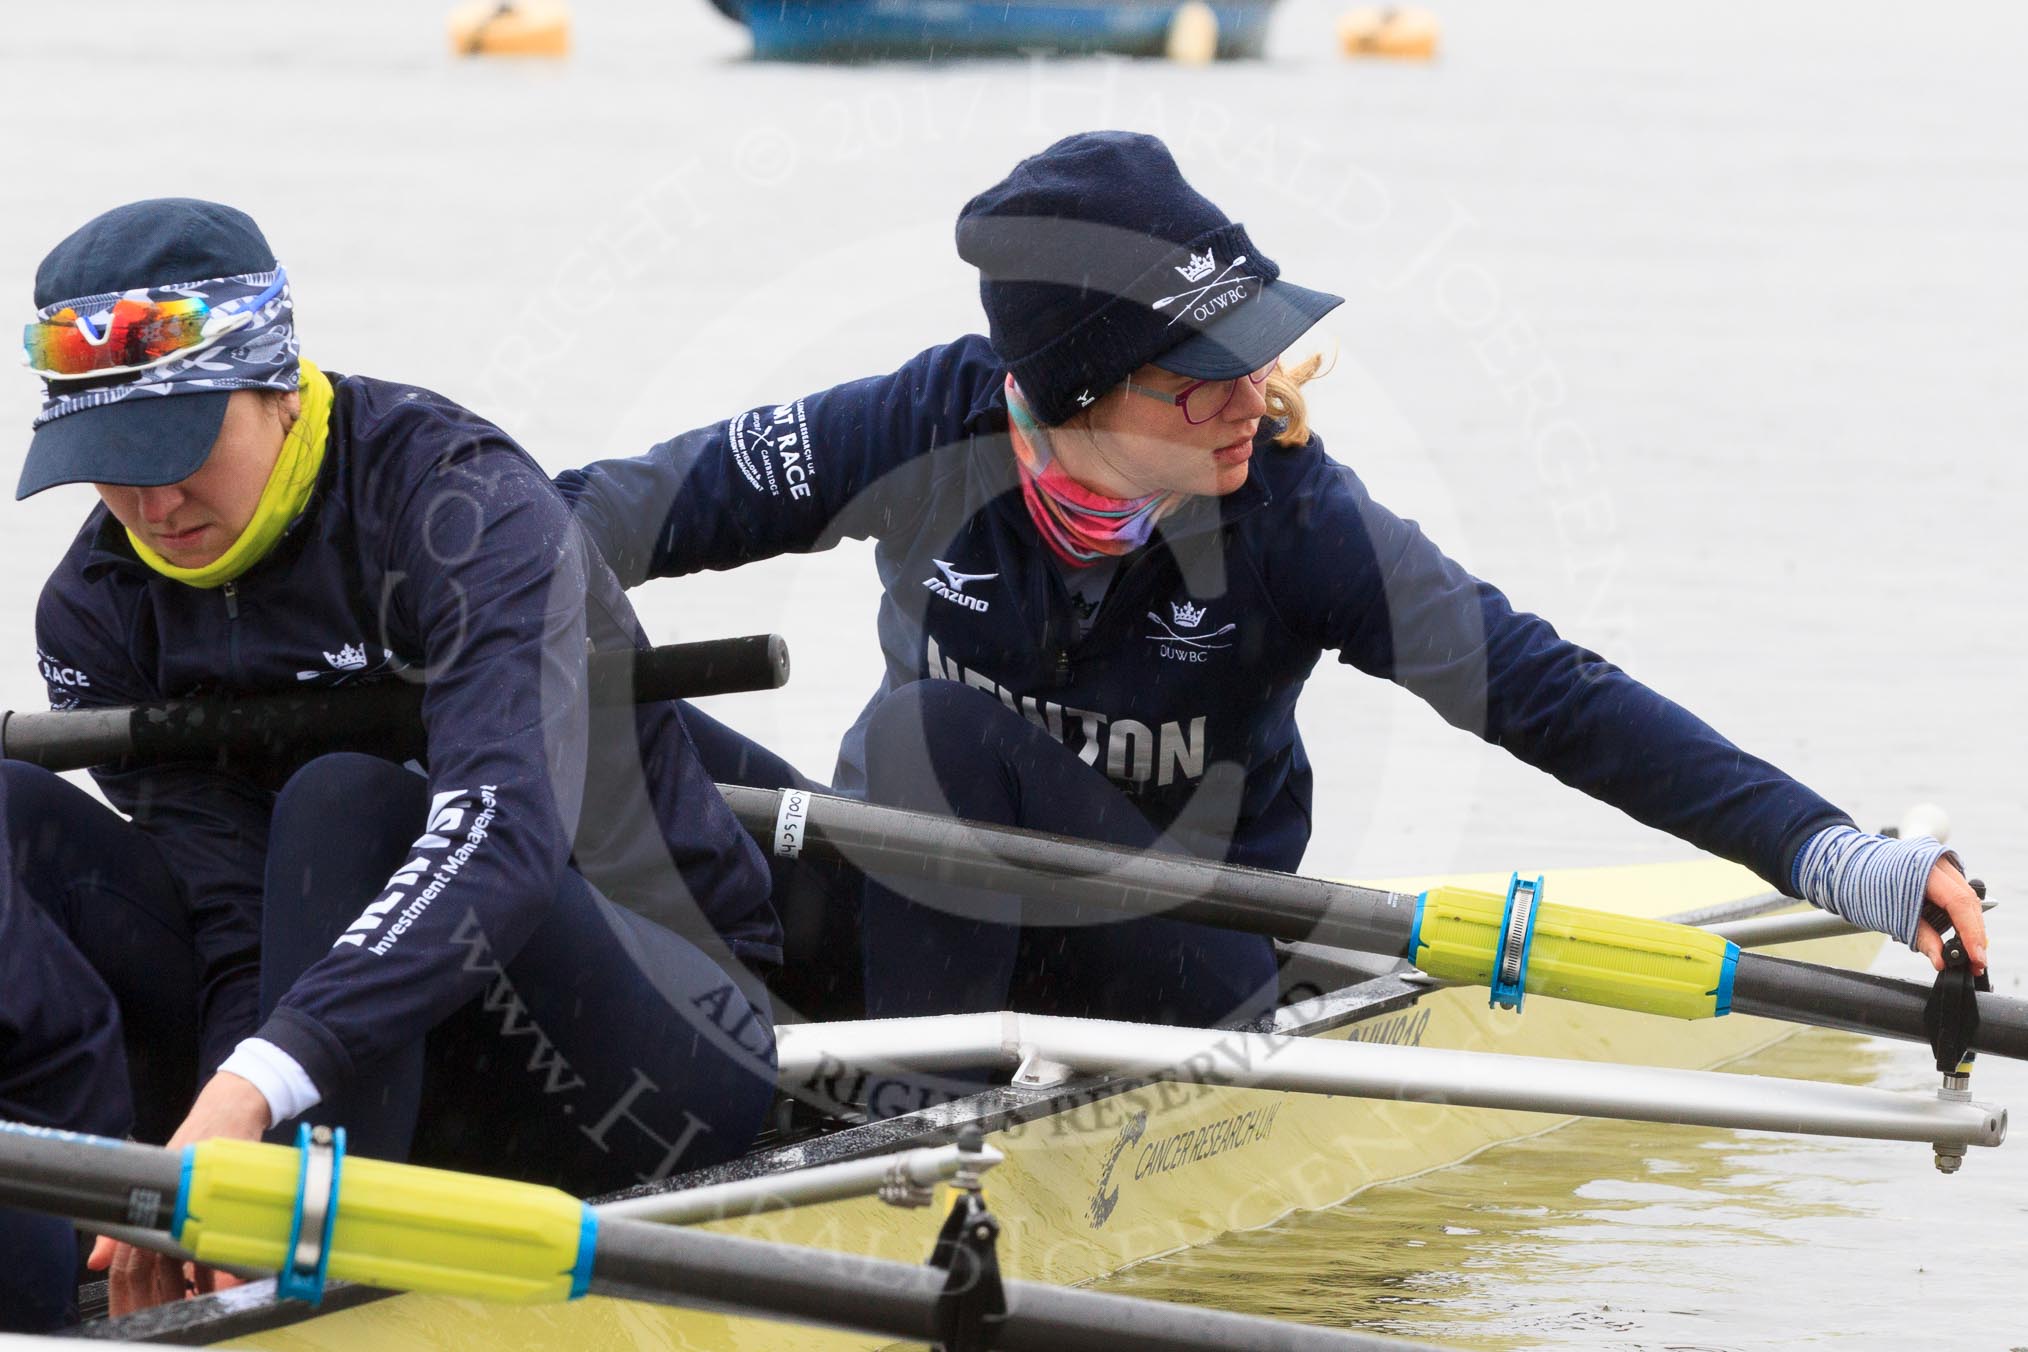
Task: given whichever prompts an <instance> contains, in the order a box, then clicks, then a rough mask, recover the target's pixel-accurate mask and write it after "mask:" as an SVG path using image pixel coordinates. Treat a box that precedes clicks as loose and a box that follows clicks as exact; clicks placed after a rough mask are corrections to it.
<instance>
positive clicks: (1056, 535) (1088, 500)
mask: <svg viewBox="0 0 2028 1352" xmlns="http://www.w3.org/2000/svg"><path fill="white" fill-rule="evenodd" d="M1007 435H1008V437H1009V439H1010V440H1012V441H1013V443H1014V459H1015V461H1016V463H1017V464H1018V465H1019V466H1020V469H1021V496H1022V498H1023V499H1024V500H1025V501H1026V502H1027V504H1028V516H1029V519H1030V520H1032V521H1034V522H1035V529H1036V530H1038V531H1040V532H1041V533H1042V539H1043V541H1044V542H1045V543H1047V544H1048V546H1049V548H1050V550H1051V552H1053V553H1054V554H1055V555H1056V556H1057V557H1058V558H1060V559H1062V560H1063V561H1064V562H1065V563H1068V564H1070V565H1072V566H1073V567H1077V568H1085V567H1089V566H1090V565H1092V564H1094V563H1097V562H1098V561H1099V560H1100V559H1103V558H1108V557H1117V556H1118V555H1121V554H1131V553H1132V552H1133V551H1134V550H1136V549H1139V548H1140V547H1141V546H1142V545H1144V544H1146V543H1148V536H1149V535H1150V534H1151V533H1152V532H1153V531H1154V529H1155V523H1156V522H1157V521H1160V520H1161V519H1162V518H1163V517H1165V516H1167V515H1168V514H1169V512H1170V511H1171V509H1173V508H1174V507H1175V506H1176V504H1178V503H1180V502H1182V501H1183V499H1184V498H1186V497H1188V496H1189V494H1187V493H1150V494H1148V496H1146V497H1144V498H1109V497H1106V496H1104V495H1103V494H1099V493H1094V492H1092V491H1091V490H1090V489H1089V488H1086V487H1085V486H1084V485H1083V484H1081V483H1079V482H1078V481H1077V480H1075V479H1073V478H1071V477H1070V475H1068V474H1066V473H1064V471H1063V467H1062V466H1061V465H1059V464H1057V463H1056V461H1055V460H1054V459H1053V458H1052V457H1051V456H1050V453H1049V429H1048V428H1046V427H1044V426H1043V425H1042V424H1041V423H1040V422H1038V421H1037V420H1036V417H1035V414H1034V413H1033V412H1031V411H1030V410H1029V407H1028V401H1027V400H1026V399H1023V398H1022V397H1021V387H1020V386H1018V385H1016V384H1015V383H1014V377H1013V376H1011V375H1010V376H1008V377H1007Z"/></svg>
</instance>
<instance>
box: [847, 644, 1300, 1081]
mask: <svg viewBox="0 0 2028 1352" xmlns="http://www.w3.org/2000/svg"><path fill="white" fill-rule="evenodd" d="M866 766H867V796H868V797H869V798H871V799H872V800H873V801H875V802H879V803H888V804H892V805H894V806H896V807H906V808H915V809H918V810H921V811H927V812H936V813H940V814H945V815H952V816H958V817H965V818H969V819H971V820H974V821H983V822H993V823H996V824H999V825H1004V826H1021V827H1028V828H1030V829H1034V830H1041V831H1052V832H1057V833H1060V834H1063V835H1072V836H1082V837H1085V838H1087V839H1091V840H1101V841H1106V842H1109V843H1112V844H1115V845H1127V846H1132V847H1134V848H1136V849H1144V850H1145V849H1155V848H1159V845H1158V842H1159V841H1160V838H1161V833H1160V832H1158V831H1157V830H1156V829H1155V827H1154V826H1153V825H1151V824H1150V823H1149V821H1148V819H1147V818H1146V817H1144V816H1143V815H1142V814H1141V812H1140V809H1138V808H1137V807H1135V806H1134V804H1133V803H1132V802H1131V801H1130V800H1129V799H1128V798H1127V797H1126V795H1125V794H1123V793H1121V792H1120V790H1119V789H1118V788H1116V787H1114V785H1113V784H1112V782H1111V781H1110V780H1108V779H1107V778H1106V777H1105V776H1104V775H1102V774H1100V773H1099V772H1098V771H1096V770H1094V769H1093V768H1092V767H1090V766H1088V765H1086V764H1085V763H1084V762H1083V761H1081V760H1079V759H1078V758H1077V757H1076V756H1075V755H1074V754H1072V753H1071V752H1070V751H1069V750H1067V749H1066V748H1065V747H1063V746H1062V745H1061V744H1060V743H1058V742H1057V741H1055V740H1054V739H1053V738H1051V737H1050V736H1049V735H1048V733H1046V732H1045V731H1043V730H1042V729H1041V728H1038V727H1036V726H1035V725H1034V724H1033V723H1030V722H1029V721H1028V720H1027V719H1025V718H1023V717H1021V716H1020V715H1019V714H1017V713H1015V712H1013V711H1012V710H1010V709H1008V708H1007V707H1006V706H1005V705H1003V704H1001V703H1000V702H999V701H998V700H996V699H994V698H992V697H991V696H989V695H986V694H984V693H982V692H980V691H978V690H974V689H972V688H971V687H969V686H964V685H960V684H958V683H957V682H954V681H922V682H918V683H917V684H914V685H910V686H904V687H903V688H902V689H900V690H897V691H895V692H894V693H893V694H892V695H890V696H888V697H887V698H886V699H885V700H883V701H881V703H880V706H879V708H878V709H877V710H876V711H875V712H874V715H873V720H872V722H871V724H870V725H869V727H868V729H867V741H866ZM890 882H891V885H889V884H884V883H882V882H881V881H879V880H876V879H872V878H869V879H868V881H867V886H866V898H865V904H864V918H863V929H864V937H865V950H866V1003H867V1012H868V1013H869V1014H871V1015H872V1016H873V1017H875V1018H891V1017H898V1016H902V1015H913V1014H955V1013H976V1012H979V1011H984V1010H996V1009H1007V1008H1014V1009H1020V1010H1024V1011H1028V1012H1031V1013H1043V1014H1068V1015H1076V1016H1083V1017H1088V1018H1105V1019H1131V1020H1138V1021H1155V1022H1163V1023H1180V1024H1190V1025H1197V1026H1208V1025H1213V1024H1238V1023H1247V1022H1251V1021H1252V1020H1254V1019H1256V1018H1258V1017H1260V1016H1261V1015H1262V1014H1265V1013H1268V1012H1270V1011H1271V1010H1272V1009H1273V1007H1274V997H1275V961H1274V946H1273V945H1272V944H1271V943H1269V941H1268V940H1266V939H1264V938H1261V937H1259V936H1258V935H1250V934H1238V933H1234V932H1232V931H1230V930H1221V929H1214V928H1212V927H1210V926H1207V925H1199V924H1193V923H1191V922H1188V921H1183V920H1172V919H1169V918H1167V917H1164V916H1153V917H1148V918H1145V919H1139V920H1127V921H1119V922H1113V923H1101V924H1089V923H1087V924H1075V925H1065V924H1060V923H1051V920H1052V917H1051V915H1050V913H1049V911H1048V909H1047V908H1045V907H1043V906H1040V905H1038V904H1037V903H1035V902H1032V901H1026V900H1023V899H1022V898H1020V897H1017V896H1013V895H1010V894H1007V893H1000V892H986V891H981V890H978V889H971V888H950V887H938V888H937V889H935V890H934V891H930V890H927V889H926V888H925V886H924V885H923V884H916V883H909V882H906V881H903V880H900V879H894V880H890ZM977 1079H978V1077H957V1084H970V1083H975V1082H976V1080H977ZM955 1087H956V1085H954V1086H953V1089H955ZM872 1106H873V1107H874V1108H875V1111H876V1112H892V1111H899V1110H901V1109H902V1108H904V1107H913V1106H917V1105H916V1104H915V1103H907V1102H902V1101H899V1100H896V1101H891V1102H889V1103H886V1104H876V1105H872Z"/></svg>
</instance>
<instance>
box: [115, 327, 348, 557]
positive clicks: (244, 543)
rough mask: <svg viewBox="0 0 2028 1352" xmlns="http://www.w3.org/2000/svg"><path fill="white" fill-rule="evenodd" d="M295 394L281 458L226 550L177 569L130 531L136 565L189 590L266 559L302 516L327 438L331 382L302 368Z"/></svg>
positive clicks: (313, 369) (312, 369)
mask: <svg viewBox="0 0 2028 1352" xmlns="http://www.w3.org/2000/svg"><path fill="white" fill-rule="evenodd" d="M298 393H299V394H300V395H301V398H302V401H303V407H302V411H301V412H300V413H298V414H297V415H296V421H295V423H294V425H293V426H291V427H290V428H289V434H288V436H286V437H284V438H283V439H282V453H281V454H280V455H279V456H277V457H275V468H274V471H273V472H272V473H271V474H269V475H268V485H267V487H266V488H264V489H262V490H261V500H260V503H259V505H257V506H256V507H255V508H254V514H253V520H251V521H249V522H247V525H246V529H245V530H243V531H241V532H240V533H239V538H238V539H237V540H234V541H233V542H232V547H231V548H230V549H227V550H226V551H225V553H223V554H221V555H219V556H218V557H217V558H216V559H214V560H213V561H211V562H210V563H207V564H205V565H204V566H203V567H202V568H179V567H177V566H176V565H175V564H173V563H171V562H169V560H167V559H165V558H163V557H162V556H161V555H160V554H157V553H156V552H155V551H154V550H152V549H150V548H148V546H146V545H144V544H142V543H141V541H140V538H139V537H138V536H136V535H135V534H134V532H132V531H128V532H127V543H129V544H131V545H132V546H133V547H134V552H135V553H136V554H138V555H140V557H141V562H143V563H145V564H147V565H148V566H149V567H150V568H153V569H154V570H155V571H156V572H158V573H160V574H161V575H162V576H164V577H166V578H173V579H175V580H176V581H178V582H181V583H184V584H186V585H188V586H192V587H220V586H223V585H225V584H226V583H228V582H230V581H232V580H233V579H234V578H236V577H238V576H239V575H240V574H241V573H244V572H245V571H246V570H247V569H249V568H251V567H253V566H254V565H255V564H257V563H259V562H260V561H261V560H262V559H264V558H266V557H267V554H268V551H269V550H271V549H273V548H274V547H275V544H276V542H277V541H279V540H280V539H281V538H282V532H284V531H286V530H287V529H288V528H289V523H290V522H292V521H294V520H295V519H296V518H297V517H298V516H300V515H301V514H302V511H303V505H304V504H305V503H307V502H309V500H310V490H311V489H312V488H315V487H316V486H317V471H318V470H319V469H322V468H323V465H324V442H325V440H326V438H328V437H329V436H330V433H331V381H330V378H329V377H328V376H326V375H325V374H324V373H323V372H322V371H319V370H318V369H317V368H316V367H314V366H312V365H311V364H310V363H309V362H304V363H303V364H302V385H301V388H300V390H299V391H298Z"/></svg>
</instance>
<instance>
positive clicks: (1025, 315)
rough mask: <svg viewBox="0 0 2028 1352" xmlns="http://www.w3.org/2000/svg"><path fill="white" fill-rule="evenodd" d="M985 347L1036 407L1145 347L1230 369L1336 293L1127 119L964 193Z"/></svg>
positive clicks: (1060, 411)
mask: <svg viewBox="0 0 2028 1352" xmlns="http://www.w3.org/2000/svg"><path fill="white" fill-rule="evenodd" d="M957 233H958V255H959V256H960V257H961V258H963V259H964V260H965V261H966V262H968V263H970V264H972V265H973V266H974V267H976V268H978V270H979V299H980V301H981V302H982V303H983V304H984V305H985V308H986V319H987V322H988V324H989V326H990V329H989V335H988V336H989V337H990V338H991V340H992V343H993V350H994V352H995V353H996V354H998V356H999V358H1000V360H1001V361H1003V362H1005V363H1006V365H1007V369H1008V370H1009V372H1011V373H1012V374H1013V376H1014V379H1015V381H1016V382H1017V383H1018V384H1019V385H1020V387H1021V392H1022V395H1023V396H1024V397H1025V398H1026V400H1027V401H1028V405H1029V407H1030V408H1032V409H1033V410H1034V412H1035V415H1036V416H1037V417H1038V418H1040V419H1041V420H1042V421H1043V422H1045V423H1049V424H1056V423H1061V422H1063V421H1065V420H1066V419H1068V418H1070V417H1071V416H1072V415H1073V414H1075V413H1076V412H1077V411H1078V410H1079V409H1081V408H1085V407H1088V406H1089V405H1090V404H1092V403H1093V402H1094V401H1096V400H1097V399H1098V397H1099V396H1100V395H1103V394H1104V393H1105V392H1106V391H1107V390H1109V389H1111V388H1112V387H1113V386H1115V385H1117V384H1118V383H1119V382H1120V381H1122V380H1124V379H1126V378H1127V377H1128V376H1129V375H1131V374H1133V372H1134V371H1136V370H1137V369H1139V368H1140V367H1142V366H1145V365H1147V364H1148V363H1150V362H1155V363H1157V364H1159V365H1160V366H1161V367H1162V368H1163V369H1165V370H1169V371H1174V372H1176V373H1177V374H1178V375H1184V376H1192V377H1196V378H1200V379H1206V380H1224V379H1230V378H1232V377H1234V376H1240V375H1245V374H1246V373H1248V372H1250V371H1257V370H1259V369H1260V368H1261V367H1263V366H1266V365H1267V364H1268V363H1269V362H1271V361H1273V360H1275V358H1277V357H1279V356H1280V355H1281V354H1282V353H1283V352H1284V351H1286V350H1287V349H1288V347H1289V346H1290V345H1291V344H1293V343H1294V342H1295V341H1296V339H1298V338H1300V337H1302V335H1303V334H1304V333H1305V332H1307V331H1308V330H1309V329H1310V328H1311V326H1313V325H1314V324H1315V323H1316V322H1317V321H1318V320H1319V319H1321V318H1323V317H1324V315H1326V314H1327V313H1329V312H1330V311H1331V310H1332V309H1333V308H1335V307H1336V306H1338V305H1339V304H1341V303H1342V301H1341V298H1340V297H1338V296H1333V295H1329V294H1327V293H1325V292H1322V291H1311V290H1309V289H1308V288H1305V287H1300V286H1296V285H1294V284H1293V283H1290V282H1285V281H1282V280H1281V269H1280V268H1278V267H1276V266H1275V264H1274V262H1273V260H1271V259H1269V258H1268V257H1267V256H1266V255H1264V254H1262V253H1261V251H1260V250H1259V249H1258V248H1256V247H1255V246H1254V243H1253V241H1252V239H1250V238H1249V237H1248V236H1247V233H1246V227H1245V226H1242V225H1240V224H1238V223H1236V222H1234V221H1232V220H1231V219H1230V218H1228V217H1227V216H1226V214H1225V213H1224V212H1222V211H1220V210H1219V209H1218V208H1217V207H1216V206H1214V205H1212V203H1211V202H1210V201H1208V200H1206V199H1205V198H1204V197H1203V195H1201V194H1200V193H1198V192H1197V190H1196V189H1194V188H1192V187H1191V186H1190V185H1189V184H1188V183H1186V182H1184V181H1183V174H1182V171H1181V170H1180V169H1178V168H1177V167H1176V160H1175V157H1174V156H1172V155H1171V154H1170V153H1169V148H1168V147H1167V146H1166V145H1164V144H1163V143H1162V142H1161V141H1160V140H1159V139H1157V138H1155V137H1153V136H1144V135H1138V134H1135V133H1132V132H1120V131H1096V132H1082V133H1079V134H1078V135H1076V136H1068V137H1065V138H1064V139H1063V140H1061V141H1058V142H1057V143H1056V144H1055V145H1053V146H1051V147H1049V149H1047V150H1045V151H1043V152H1042V153H1041V154H1039V155H1033V156H1030V157H1029V158H1028V159H1025V160H1023V161H1022V162H1021V163H1020V164H1017V165H1015V166H1014V171H1013V172H1012V173H1010V174H1008V175H1007V177H1006V178H1005V179H1003V180H1001V181H1000V182H999V183H997V184H995V185H994V186H992V187H991V188H988V189H987V190H986V191H984V192H982V193H980V194H979V195H978V196H977V197H974V198H973V199H972V200H971V201H970V202H968V203H966V204H965V209H964V210H963V211H962V212H960V213H959V215H958V232H957Z"/></svg>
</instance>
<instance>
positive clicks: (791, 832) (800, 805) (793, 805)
mask: <svg viewBox="0 0 2028 1352" xmlns="http://www.w3.org/2000/svg"><path fill="white" fill-rule="evenodd" d="M809 821H810V795H809V794H807V793H805V792H804V791H803V790H801V789H784V790H782V806H781V810H780V811H779V812H777V813H776V814H775V853H776V854H778V855H780V856H782V858H784V859H794V858H795V857H796V856H797V855H799V854H801V853H802V852H803V828H804V827H805V826H807V825H809Z"/></svg>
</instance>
